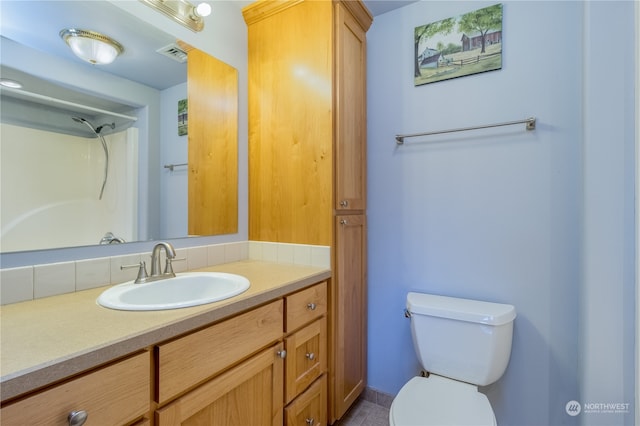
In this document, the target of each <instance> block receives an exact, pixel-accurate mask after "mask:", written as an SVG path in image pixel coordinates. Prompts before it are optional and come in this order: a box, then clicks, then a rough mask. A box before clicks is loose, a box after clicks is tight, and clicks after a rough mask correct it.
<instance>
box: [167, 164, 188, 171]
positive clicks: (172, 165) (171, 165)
mask: <svg viewBox="0 0 640 426" xmlns="http://www.w3.org/2000/svg"><path fill="white" fill-rule="evenodd" d="M188 165H189V163H180V164H165V165H164V168H165V169H169V170H170V171H173V169H175V168H176V167H181V166H188Z"/></svg>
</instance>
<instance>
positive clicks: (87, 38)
mask: <svg viewBox="0 0 640 426" xmlns="http://www.w3.org/2000/svg"><path fill="white" fill-rule="evenodd" d="M60 37H61V38H62V39H63V40H64V41H65V42H66V43H67V44H68V45H69V47H70V48H71V50H72V51H73V53H74V54H75V55H76V56H77V57H78V58H80V59H82V60H84V61H87V62H89V63H91V64H97V65H106V64H110V63H111V62H113V61H114V60H115V59H116V57H117V56H118V55H120V54H121V53H122V52H124V47H122V45H121V44H120V43H118V42H117V41H115V40H113V39H112V38H110V37H108V36H106V35H104V34H100V33H97V32H95V31H87V30H78V29H75V28H66V29H64V30H62V31H60Z"/></svg>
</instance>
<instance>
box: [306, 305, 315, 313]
mask: <svg viewBox="0 0 640 426" xmlns="http://www.w3.org/2000/svg"><path fill="white" fill-rule="evenodd" d="M307 309H308V310H310V311H315V310H316V304H315V303H307Z"/></svg>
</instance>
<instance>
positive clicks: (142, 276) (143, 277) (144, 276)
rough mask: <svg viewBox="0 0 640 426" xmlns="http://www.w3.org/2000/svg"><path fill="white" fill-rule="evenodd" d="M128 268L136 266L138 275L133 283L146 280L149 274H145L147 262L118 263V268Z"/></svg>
mask: <svg viewBox="0 0 640 426" xmlns="http://www.w3.org/2000/svg"><path fill="white" fill-rule="evenodd" d="M129 268H138V276H137V277H136V280H135V281H134V283H135V284H140V283H143V282H146V281H147V278H149V274H147V264H146V263H145V262H140V263H139V264H138V263H136V264H134V265H120V270H123V269H129Z"/></svg>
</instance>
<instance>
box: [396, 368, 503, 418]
mask: <svg viewBox="0 0 640 426" xmlns="http://www.w3.org/2000/svg"><path fill="white" fill-rule="evenodd" d="M389 420H390V422H391V424H392V425H396V426H428V425H434V426H435V425H437V426H445V425H451V426H454V425H455V426H462V425H473V426H480V425H489V426H492V425H496V419H495V416H494V414H493V409H492V408H491V404H490V403H489V400H488V399H487V397H486V396H485V395H484V394H482V393H480V392H478V388H477V387H476V386H473V385H470V384H468V383H463V382H458V381H456V380H453V379H448V378H446V377H440V376H436V375H435V374H432V375H431V376H429V377H428V378H425V377H414V378H413V379H411V380H409V382H407V384H405V385H404V386H403V387H402V389H400V392H399V393H398V395H397V396H396V397H395V399H394V400H393V403H392V404H391V410H390V411H389Z"/></svg>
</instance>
